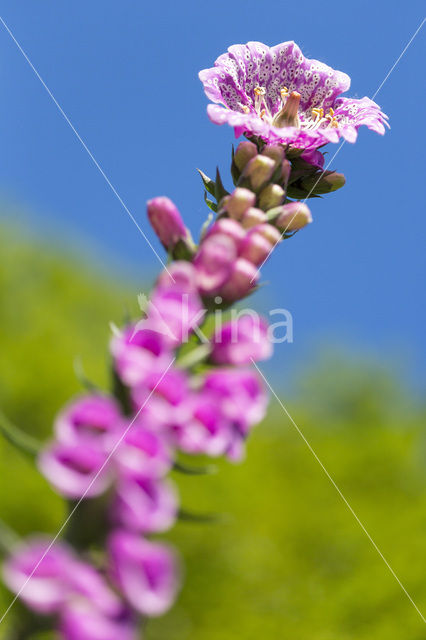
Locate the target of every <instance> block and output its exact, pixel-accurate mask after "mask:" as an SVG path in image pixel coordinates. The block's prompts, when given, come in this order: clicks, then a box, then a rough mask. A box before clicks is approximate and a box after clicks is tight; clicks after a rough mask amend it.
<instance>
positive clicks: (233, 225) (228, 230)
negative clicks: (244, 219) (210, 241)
mask: <svg viewBox="0 0 426 640" xmlns="http://www.w3.org/2000/svg"><path fill="white" fill-rule="evenodd" d="M217 233H222V234H224V235H226V236H228V237H229V238H231V240H233V241H234V243H235V247H236V249H237V251H238V248H239V246H240V244H241V242H242V240H243V239H244V237H245V235H246V234H245V231H244V229H243V228H242V227H241V225H240V224H239V223H238V222H237V221H236V220H232V219H231V218H220V219H219V220H217V222H215V223H214V225H213V226H212V227H211V228H210V229H209V230H208V232H207V235H206V238H209V237H210V236H213V235H215V234H217Z"/></svg>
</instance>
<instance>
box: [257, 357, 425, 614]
mask: <svg viewBox="0 0 426 640" xmlns="http://www.w3.org/2000/svg"><path fill="white" fill-rule="evenodd" d="M251 360H252V363H253V364H254V366H255V367H256V369H257V371H258V372H259V373H260V375H261V376H262V378H263V380H264V381H265V383H266V384H267V386H268V388H269V390H270V391H271V393H272V395H273V396H274V398H275V399H276V400H277V402H278V404H279V405H280V407H281V408H282V410H283V411H284V413H285V414H286V416H287V417H288V419H289V420H290V422H291V423H292V425H293V426H294V428H295V429H296V431H297V433H298V434H299V435H300V437H301V438H302V440H303V441H304V443H305V444H306V446H307V447H308V449H309V451H310V452H311V453H312V455H313V456H314V458H315V460H316V461H317V462H318V464H319V465H320V467H321V469H322V470H323V471H324V473H325V475H326V476H327V478H328V479H329V481H330V482H331V484H332V485H333V487H334V488H335V489H336V491H337V493H338V494H339V496H340V497H341V499H342V500H343V502H344V503H345V505H346V507H347V508H348V509H349V511H350V512H351V514H352V515H353V517H354V518H355V520H356V521H357V523H358V524H359V526H360V527H361V529H362V530H363V532H364V533H365V535H366V536H367V538H368V539H369V541H370V542H371V544H372V545H373V547H374V549H375V550H376V551H377V553H378V554H379V556H380V557H381V559H382V560H383V562H384V563H385V565H386V566H387V568H388V569H389V571H390V572H391V574H392V575H393V577H394V578H395V580H396V581H397V583H398V584H399V586H400V587H401V589H402V590H403V592H404V593H405V595H406V596H407V598H408V599H409V601H410V602H411V604H412V605H413V607H414V608H415V610H416V611H417V613H418V614H419V616H420V617H421V619H422V620H423V622H424V623H425V624H426V619H425V617H424V615H423V614H422V612H421V611H420V609H419V608H418V606H417V605H416V603H415V602H414V600H413V598H412V597H411V596H410V594H409V593H408V591H407V589H406V588H405V587H404V585H403V584H402V582H401V580H400V579H399V578H398V576H397V575H396V573H395V571H394V570H393V569H392V567H391V566H390V564H389V562H388V561H387V560H386V558H385V556H384V555H383V553H382V552H381V551H380V549H379V547H378V546H377V544H376V543H375V542H374V540H373V538H372V537H371V535H370V534H369V533H368V531H367V529H366V528H365V526H364V525H363V523H362V522H361V520H360V519H359V517H358V516H357V514H356V513H355V511H354V510H353V508H352V507H351V505H350V504H349V502H348V500H347V499H346V498H345V496H344V495H343V493H342V491H341V489H340V488H339V487H338V485H337V484H336V482H335V481H334V480H333V478H332V477H331V475H330V473H329V472H328V471H327V469H326V468H325V466H324V464H323V463H322V462H321V460H320V458H319V457H318V455H317V453H316V452H315V450H314V449H313V448H312V446H311V444H310V443H309V442H308V440H307V439H306V437H305V435H304V434H303V432H302V431H301V429H300V428H299V427H298V425H297V424H296V422H295V421H294V420H293V418H292V416H291V415H290V413H289V412H288V411H287V409H286V407H285V406H284V404H283V403H282V401H281V400H280V398H279V397H278V395H277V394H276V393H275V391H274V389H273V388H272V387H271V385H270V383H269V381H268V380H267V378H266V377H265V376H264V374H263V373H262V371H261V370H260V369H259V367H258V366H257V364H256V363H255V361H254V360H253V358H252V359H251Z"/></svg>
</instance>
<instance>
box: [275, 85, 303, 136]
mask: <svg viewBox="0 0 426 640" xmlns="http://www.w3.org/2000/svg"><path fill="white" fill-rule="evenodd" d="M284 89H285V87H284ZM300 97H301V96H300V93H298V92H297V91H292V92H291V94H290V95H289V97H288V98H287V100H286V102H285V104H284V105H283V107H282V109H281V111H279V113H277V115H276V116H275V118H274V119H273V121H272V124H273V125H274V126H275V127H279V128H282V127H300V120H299V115H298V111H299V104H300Z"/></svg>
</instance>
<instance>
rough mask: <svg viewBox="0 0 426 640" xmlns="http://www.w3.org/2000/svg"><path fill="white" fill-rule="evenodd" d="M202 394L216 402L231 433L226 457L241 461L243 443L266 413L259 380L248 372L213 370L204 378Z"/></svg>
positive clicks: (264, 398)
mask: <svg viewBox="0 0 426 640" xmlns="http://www.w3.org/2000/svg"><path fill="white" fill-rule="evenodd" d="M203 391H204V392H207V393H209V394H212V395H213V397H215V398H216V405H217V406H220V408H221V413H222V416H223V419H224V420H226V421H227V422H228V424H229V425H230V427H231V429H232V431H231V438H230V440H229V443H228V447H227V455H228V457H230V458H231V459H233V460H239V459H241V457H242V455H243V452H244V447H243V445H244V440H245V439H246V438H247V436H248V434H249V432H250V430H251V428H252V427H253V426H254V425H256V424H257V423H258V422H260V421H261V420H262V419H263V417H264V415H265V412H266V406H267V401H268V398H267V394H266V392H265V389H264V388H263V385H262V383H261V381H260V379H259V377H258V376H257V375H256V374H255V372H254V371H252V370H251V369H216V370H213V371H211V372H210V373H208V374H207V375H206V376H205V379H204V385H203ZM241 407H244V411H241Z"/></svg>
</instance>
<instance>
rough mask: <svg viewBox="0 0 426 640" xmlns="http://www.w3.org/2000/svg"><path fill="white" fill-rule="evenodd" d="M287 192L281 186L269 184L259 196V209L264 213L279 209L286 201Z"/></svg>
mask: <svg viewBox="0 0 426 640" xmlns="http://www.w3.org/2000/svg"><path fill="white" fill-rule="evenodd" d="M284 196H285V192H284V189H283V188H282V187H280V185H279V184H268V185H267V186H266V187H265V188H264V189H262V191H261V192H260V195H259V207H260V208H261V209H263V210H264V211H267V210H268V209H272V207H278V205H280V204H281V203H282V202H283V201H284Z"/></svg>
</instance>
